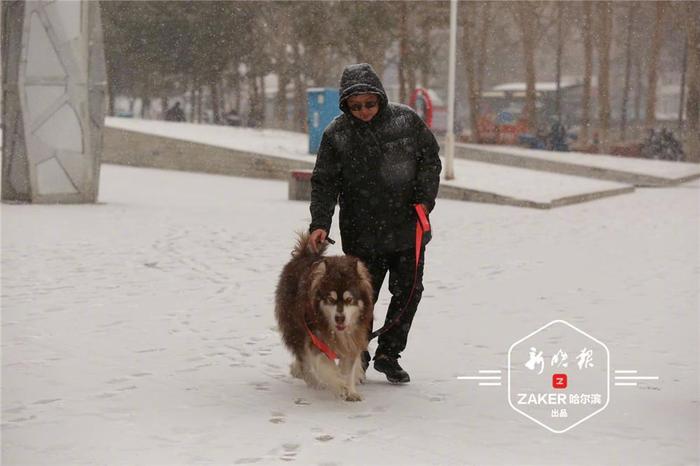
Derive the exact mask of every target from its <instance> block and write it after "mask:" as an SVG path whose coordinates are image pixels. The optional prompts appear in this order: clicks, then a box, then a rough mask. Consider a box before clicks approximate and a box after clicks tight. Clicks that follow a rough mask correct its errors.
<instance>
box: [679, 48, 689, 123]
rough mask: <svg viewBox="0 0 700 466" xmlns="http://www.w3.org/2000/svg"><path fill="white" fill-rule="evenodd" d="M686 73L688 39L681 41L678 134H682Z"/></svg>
mask: <svg viewBox="0 0 700 466" xmlns="http://www.w3.org/2000/svg"><path fill="white" fill-rule="evenodd" d="M687 73H688V38H687V37H686V39H685V40H684V41H683V63H681V95H680V102H679V103H678V132H679V134H682V133H683V106H684V105H685V78H686V74H687Z"/></svg>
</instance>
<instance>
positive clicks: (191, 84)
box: [188, 72, 197, 122]
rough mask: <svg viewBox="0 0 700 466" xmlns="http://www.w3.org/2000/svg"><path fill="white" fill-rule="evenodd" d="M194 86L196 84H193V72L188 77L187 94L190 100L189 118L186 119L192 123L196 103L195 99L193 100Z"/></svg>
mask: <svg viewBox="0 0 700 466" xmlns="http://www.w3.org/2000/svg"><path fill="white" fill-rule="evenodd" d="M195 84H196V82H195V77H194V72H193V73H192V74H191V76H190V82H189V87H190V92H189V94H190V99H189V100H190V117H189V119H188V121H192V122H194V110H195V107H196V101H197V99H196V98H195V95H194V94H195V92H194V90H195Z"/></svg>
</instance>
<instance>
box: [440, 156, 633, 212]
mask: <svg viewBox="0 0 700 466" xmlns="http://www.w3.org/2000/svg"><path fill="white" fill-rule="evenodd" d="M443 165H444V160H443ZM454 168H455V179H454V180H450V181H442V182H441V184H440V197H442V198H449V199H459V200H465V201H473V202H487V203H490V204H504V205H512V206H517V207H533V208H538V209H549V208H552V207H559V206H563V205H569V204H575V203H579V202H586V201H591V200H594V199H599V198H601V197H607V196H614V195H618V194H625V193H630V192H632V191H634V186H632V185H629V184H623V183H615V182H611V181H601V180H594V179H589V178H583V177H580V176H570V175H561V174H558V173H546V172H540V171H534V170H525V169H522V168H515V167H507V166H502V165H493V164H489V163H483V162H472V161H469V160H455V164H454Z"/></svg>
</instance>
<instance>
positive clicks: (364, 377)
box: [357, 370, 367, 383]
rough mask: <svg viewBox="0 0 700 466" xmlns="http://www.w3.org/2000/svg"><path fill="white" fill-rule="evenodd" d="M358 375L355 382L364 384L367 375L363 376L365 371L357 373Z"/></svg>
mask: <svg viewBox="0 0 700 466" xmlns="http://www.w3.org/2000/svg"><path fill="white" fill-rule="evenodd" d="M359 372H360V373H359V374H357V382H358V383H365V381H366V380H367V375H366V374H365V371H362V370H361V371H359Z"/></svg>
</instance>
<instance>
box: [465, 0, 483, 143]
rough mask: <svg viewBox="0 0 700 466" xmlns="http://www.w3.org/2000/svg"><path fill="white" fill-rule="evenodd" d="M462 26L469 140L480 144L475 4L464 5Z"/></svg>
mask: <svg viewBox="0 0 700 466" xmlns="http://www.w3.org/2000/svg"><path fill="white" fill-rule="evenodd" d="M463 8H464V13H465V14H463V16H462V17H463V18H464V24H463V27H462V54H463V61H464V71H465V75H466V77H467V97H468V99H469V121H470V126H471V133H472V134H471V140H472V141H473V142H480V141H481V136H480V134H479V109H478V105H479V104H478V103H477V100H478V95H479V93H478V90H477V88H476V87H477V83H476V67H475V66H474V62H475V60H474V50H475V49H476V47H474V44H473V38H474V36H475V33H474V29H475V27H474V23H475V22H476V21H475V20H473V18H475V16H476V15H474V14H473V13H475V10H476V4H475V3H471V2H468V3H465V4H464V6H463Z"/></svg>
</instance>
